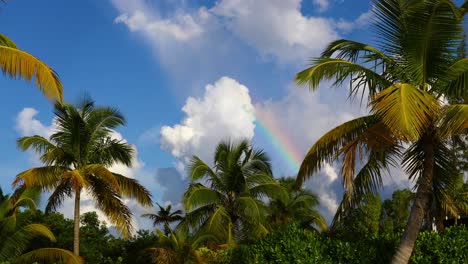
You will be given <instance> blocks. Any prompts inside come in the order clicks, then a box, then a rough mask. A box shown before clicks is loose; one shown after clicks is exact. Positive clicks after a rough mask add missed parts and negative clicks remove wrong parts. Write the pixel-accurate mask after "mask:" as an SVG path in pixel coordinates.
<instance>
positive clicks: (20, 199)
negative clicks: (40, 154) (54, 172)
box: [0, 188, 83, 264]
mask: <svg viewBox="0 0 468 264" xmlns="http://www.w3.org/2000/svg"><path fill="white" fill-rule="evenodd" d="M38 195H39V193H38V192H37V191H34V190H30V189H24V188H20V189H18V190H16V192H15V193H14V194H13V196H12V197H10V196H9V195H5V196H3V195H2V199H1V200H0V237H1V238H2V242H0V262H2V263H3V262H5V261H12V262H13V263H33V262H35V261H48V262H52V261H63V262H64V263H70V264H81V263H83V261H82V259H81V258H80V257H78V256H77V255H75V254H73V253H72V252H70V251H68V250H65V249H60V248H40V249H36V250H32V251H29V252H25V251H27V249H28V246H29V245H30V243H29V242H30V241H31V240H32V239H34V238H35V237H44V238H46V239H49V240H51V241H55V237H54V234H52V232H51V231H50V230H49V228H47V227H46V226H44V225H42V224H36V223H30V222H29V221H27V219H26V220H25V219H18V218H17V213H18V212H19V210H20V208H27V209H31V210H35V208H36V202H35V201H36V200H37V198H38Z"/></svg>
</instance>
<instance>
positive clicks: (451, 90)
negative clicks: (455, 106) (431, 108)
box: [433, 58, 468, 98]
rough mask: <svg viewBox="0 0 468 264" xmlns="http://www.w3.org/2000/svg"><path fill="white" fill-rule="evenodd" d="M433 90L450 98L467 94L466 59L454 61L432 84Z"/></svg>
mask: <svg viewBox="0 0 468 264" xmlns="http://www.w3.org/2000/svg"><path fill="white" fill-rule="evenodd" d="M433 89H434V91H435V92H437V93H439V94H443V95H445V96H447V97H451V98H463V97H466V96H468V59H467V58H461V59H459V60H457V61H455V62H454V63H453V64H452V65H451V66H450V67H448V69H447V70H446V73H445V74H444V75H442V76H441V77H440V79H438V80H437V82H436V83H435V84H434V88H433Z"/></svg>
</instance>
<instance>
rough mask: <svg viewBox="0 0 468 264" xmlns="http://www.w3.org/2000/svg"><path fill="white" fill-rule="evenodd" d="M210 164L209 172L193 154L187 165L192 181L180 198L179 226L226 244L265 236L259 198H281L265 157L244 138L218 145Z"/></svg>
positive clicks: (263, 215)
mask: <svg viewBox="0 0 468 264" xmlns="http://www.w3.org/2000/svg"><path fill="white" fill-rule="evenodd" d="M213 164H214V166H213V168H210V166H209V165H207V164H206V163H205V162H203V161H202V160H201V159H200V158H198V157H197V156H193V158H192V160H191V163H190V166H189V178H190V180H191V181H192V183H191V184H190V186H189V188H188V190H187V191H186V192H185V193H184V196H183V205H184V207H185V209H186V210H187V213H186V216H185V219H184V221H183V222H182V224H188V225H190V226H191V227H192V228H194V229H195V231H200V232H205V233H206V232H207V233H212V234H216V235H217V236H218V237H219V239H220V240H222V241H225V243H226V244H227V245H228V246H232V245H234V244H235V243H236V241H239V240H242V239H246V238H247V237H255V236H259V235H260V234H264V233H266V232H267V229H266V228H265V225H264V224H265V216H266V210H267V208H266V205H265V203H264V201H265V199H264V198H268V197H278V198H279V197H284V196H285V190H284V188H282V187H281V185H280V184H279V183H278V182H277V181H276V180H274V179H273V177H272V176H271V168H270V160H269V158H268V157H267V155H266V154H265V153H264V152H263V151H261V150H255V149H253V148H252V147H251V146H250V144H249V142H248V141H246V140H243V141H241V142H239V143H237V144H231V143H229V142H221V143H220V144H219V145H218V146H217V148H216V150H215V154H214V162H213Z"/></svg>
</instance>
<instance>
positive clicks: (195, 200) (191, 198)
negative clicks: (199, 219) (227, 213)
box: [182, 184, 223, 210]
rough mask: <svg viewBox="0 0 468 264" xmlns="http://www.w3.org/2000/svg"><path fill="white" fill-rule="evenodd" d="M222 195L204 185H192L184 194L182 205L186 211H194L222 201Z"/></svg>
mask: <svg viewBox="0 0 468 264" xmlns="http://www.w3.org/2000/svg"><path fill="white" fill-rule="evenodd" d="M222 197H223V196H222V194H220V193H219V192H217V191H215V190H213V189H210V188H208V187H206V186H203V185H202V184H191V185H190V186H189V188H188V189H187V191H186V192H185V193H184V197H183V200H182V203H183V205H184V207H185V209H186V210H192V209H195V208H197V207H200V206H204V205H208V204H216V203H218V202H220V201H221V198H222Z"/></svg>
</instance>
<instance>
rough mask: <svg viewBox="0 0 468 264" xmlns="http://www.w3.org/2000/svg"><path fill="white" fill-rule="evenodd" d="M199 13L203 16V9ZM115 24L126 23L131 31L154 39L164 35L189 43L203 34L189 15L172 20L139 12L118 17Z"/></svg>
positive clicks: (175, 17) (196, 22)
mask: <svg viewBox="0 0 468 264" xmlns="http://www.w3.org/2000/svg"><path fill="white" fill-rule="evenodd" d="M199 12H200V14H203V9H200V10H199ZM203 17H204V16H203V15H200V16H199V18H200V19H202V18H203ZM115 22H116V23H125V24H126V25H127V26H128V28H129V29H130V30H131V31H141V32H143V33H145V34H147V35H148V36H151V37H153V38H157V37H161V34H164V35H166V36H169V37H172V38H174V39H175V40H178V41H188V40H190V39H192V38H194V37H197V36H200V35H201V34H202V33H203V28H202V27H201V26H200V24H199V22H198V21H196V20H195V18H194V17H193V16H192V15H189V14H178V15H176V16H174V17H173V18H171V19H155V18H150V17H148V16H147V15H146V14H145V13H144V12H142V11H140V10H137V11H135V12H134V13H133V14H131V15H129V14H127V13H125V14H122V15H120V16H118V17H117V18H116V19H115Z"/></svg>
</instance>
